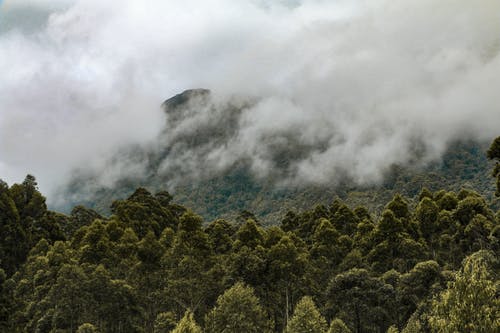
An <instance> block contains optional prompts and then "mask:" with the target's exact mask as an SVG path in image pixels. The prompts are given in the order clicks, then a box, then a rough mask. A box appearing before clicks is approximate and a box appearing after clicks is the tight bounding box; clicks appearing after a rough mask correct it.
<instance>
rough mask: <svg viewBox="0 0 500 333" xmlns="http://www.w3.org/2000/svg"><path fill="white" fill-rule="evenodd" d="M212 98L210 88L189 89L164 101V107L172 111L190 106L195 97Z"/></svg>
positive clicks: (205, 99) (167, 110) (201, 99)
mask: <svg viewBox="0 0 500 333" xmlns="http://www.w3.org/2000/svg"><path fill="white" fill-rule="evenodd" d="M209 98H210V90H208V89H201V88H199V89H188V90H185V91H183V92H182V93H180V94H177V95H175V96H173V97H171V98H169V99H167V100H166V101H165V102H163V103H162V105H161V106H162V108H163V109H164V110H165V112H167V113H170V112H174V111H175V110H179V109H181V108H184V107H186V106H188V104H189V102H191V101H192V100H193V99H200V101H207V100H208V99H209Z"/></svg>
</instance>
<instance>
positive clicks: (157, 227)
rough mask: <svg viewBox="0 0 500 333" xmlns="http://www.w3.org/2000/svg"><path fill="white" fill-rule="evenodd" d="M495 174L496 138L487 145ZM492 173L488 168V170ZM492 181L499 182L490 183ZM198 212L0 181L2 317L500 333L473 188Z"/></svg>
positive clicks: (142, 193)
mask: <svg viewBox="0 0 500 333" xmlns="http://www.w3.org/2000/svg"><path fill="white" fill-rule="evenodd" d="M488 157H489V158H490V159H493V160H496V161H497V164H496V167H495V169H494V172H493V174H494V176H496V177H497V184H498V185H500V180H499V178H500V168H499V165H500V164H499V163H498V161H499V160H500V138H498V139H497V140H495V142H494V143H493V144H492V145H491V147H490V149H489V150H488ZM484 177H485V178H488V177H490V175H489V174H485V175H484ZM497 194H498V191H497ZM417 201H418V203H417V204H416V206H415V207H412V206H411V205H409V202H408V199H407V198H406V197H405V196H401V195H395V196H394V197H393V198H392V199H391V200H390V201H389V202H388V203H387V204H386V205H385V207H384V209H383V211H382V213H381V214H377V215H375V214H373V213H372V212H371V211H370V210H368V209H367V208H366V207H363V206H357V207H351V206H348V205H346V204H345V203H344V202H342V201H340V200H333V201H332V202H330V203H329V204H328V205H323V204H318V205H316V206H314V207H310V208H309V209H306V210H301V211H289V212H288V213H287V214H286V215H285V217H284V218H283V219H281V220H279V221H275V223H274V224H275V225H274V226H271V227H267V228H265V227H263V226H262V225H261V223H259V220H258V218H256V217H255V216H254V215H253V214H251V213H250V212H244V213H242V214H240V216H238V218H236V219H234V220H223V219H217V220H214V221H204V220H203V219H202V218H201V217H200V216H198V215H196V214H194V213H193V212H192V211H191V210H190V209H189V208H188V207H184V206H181V205H179V204H176V203H175V202H176V200H175V197H174V198H173V197H172V196H171V195H170V194H169V193H167V192H158V193H156V194H152V193H150V192H148V191H147V190H145V189H144V188H139V189H137V190H135V192H134V193H133V194H132V195H131V196H130V197H128V198H127V199H126V200H116V201H114V202H113V203H112V205H111V213H112V214H111V215H110V216H109V217H103V216H101V215H99V214H98V213H96V212H95V211H93V210H91V209H88V208H85V207H82V206H78V207H75V208H74V209H73V210H72V212H71V214H70V215H63V214H59V213H56V212H52V211H49V210H47V207H46V204H45V198H44V197H43V195H42V194H40V193H39V191H38V190H37V183H36V180H35V178H34V177H33V176H27V177H26V179H25V181H24V182H23V183H22V184H14V185H11V186H8V185H7V184H5V183H3V182H2V183H1V184H0V219H1V220H0V222H1V224H0V227H1V229H0V237H1V238H0V245H1V246H0V258H1V267H2V268H1V269H0V290H1V293H0V295H1V296H0V297H1V299H0V302H1V303H0V327H1V329H2V331H5V332H80V333H82V332H234V333H236V332H256V333H257V332H282V331H284V330H285V331H286V332H290V333H291V332H318V333H321V332H323V333H325V332H329V333H330V332H399V331H401V332H429V331H431V332H497V331H498V327H499V326H500V299H499V297H498V295H499V289H498V288H499V279H498V274H499V273H500V262H499V260H498V254H499V252H500V223H499V222H500V221H499V219H500V217H499V214H498V212H495V211H494V210H492V209H491V208H490V204H491V203H490V202H489V201H488V200H486V199H485V198H484V197H483V196H481V195H480V194H478V193H477V192H474V191H471V190H465V189H463V190H460V191H457V192H451V191H445V190H437V191H430V190H428V189H423V190H421V191H420V193H419V194H418V199H417Z"/></svg>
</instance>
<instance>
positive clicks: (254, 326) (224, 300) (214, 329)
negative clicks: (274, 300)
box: [205, 282, 269, 333]
mask: <svg viewBox="0 0 500 333" xmlns="http://www.w3.org/2000/svg"><path fill="white" fill-rule="evenodd" d="M268 330H269V323H268V321H267V318H266V314H265V312H264V310H263V309H262V307H261V305H260V302H259V300H258V298H257V297H256V296H255V294H254V291H253V289H252V288H251V287H248V286H246V285H244V284H243V283H240V282H238V283H236V284H235V285H234V286H233V287H231V288H230V289H228V290H226V292H224V294H223V295H221V296H220V297H219V298H218V299H217V305H216V306H215V308H214V309H213V310H212V311H210V312H209V313H208V314H207V316H206V318H205V331H206V332H207V333H222V332H224V333H226V332H227V333H239V332H247V333H262V332H267V331H268Z"/></svg>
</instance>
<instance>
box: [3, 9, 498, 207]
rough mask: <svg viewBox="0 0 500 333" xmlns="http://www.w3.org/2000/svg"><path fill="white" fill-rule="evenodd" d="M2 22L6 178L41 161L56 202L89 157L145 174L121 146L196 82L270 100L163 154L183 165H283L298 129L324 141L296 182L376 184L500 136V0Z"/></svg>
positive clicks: (155, 125)
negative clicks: (394, 171) (213, 138)
mask: <svg viewBox="0 0 500 333" xmlns="http://www.w3.org/2000/svg"><path fill="white" fill-rule="evenodd" d="M22 11H27V13H28V14H27V15H25V16H22V17H28V18H29V17H30V15H31V16H32V19H33V20H22V19H20V20H19V21H18V22H17V21H13V20H12V17H10V21H9V15H14V14H15V15H19V13H20V12H22ZM12 13H14V14H12ZM47 13H50V14H47ZM37 15H38V16H37ZM40 17H42V20H41V21H40ZM1 19H4V21H5V22H7V21H8V22H11V23H10V24H9V25H7V26H2V25H1V24H0V28H1V27H3V30H0V178H2V179H3V180H5V181H7V182H14V181H20V180H22V178H23V177H24V176H25V174H27V173H32V174H34V175H36V177H37V178H38V180H39V183H40V186H41V189H42V191H44V192H45V193H47V194H48V195H49V199H51V200H56V198H54V195H53V193H55V190H56V189H58V188H60V187H61V186H64V184H65V183H66V182H67V181H68V180H69V179H70V178H71V177H72V175H73V173H74V170H77V169H78V170H80V171H82V170H89V171H90V172H94V173H96V174H97V175H99V178H98V179H100V180H101V181H102V184H103V185H105V186H112V185H113V182H114V181H116V180H118V179H120V178H122V177H129V176H138V175H140V174H141V172H143V171H144V170H142V165H141V163H140V161H135V162H133V161H130V160H129V159H128V158H125V157H124V158H123V159H121V158H120V152H121V151H123V149H126V147H127V146H129V145H136V146H143V147H148V149H151V147H154V146H155V143H154V142H155V141H156V140H157V138H158V135H159V134H160V132H161V131H162V129H163V127H164V126H165V125H164V123H165V121H166V119H165V117H164V114H163V113H162V112H161V111H160V110H159V105H160V103H161V102H162V101H163V100H164V99H166V98H168V97H170V96H172V95H174V94H176V93H179V92H181V91H183V90H184V89H189V88H198V87H203V88H209V89H211V90H212V92H213V94H214V95H215V96H216V100H217V103H220V104H224V103H225V101H226V100H228V99H231V100H234V99H235V98H236V97H235V96H237V98H238V99H239V100H246V99H248V100H252V101H255V100H257V101H258V102H257V103H256V104H255V105H254V106H253V107H252V108H250V109H247V110H245V111H244V113H243V114H242V115H241V117H240V118H239V120H238V125H237V129H236V132H235V134H234V135H233V136H232V137H231V138H230V140H226V141H224V142H220V143H218V144H211V145H205V146H204V147H203V149H194V150H193V151H185V152H182V153H179V154H172V155H171V156H170V157H169V158H167V160H165V161H163V163H162V168H163V169H168V168H169V166H172V165H183V166H184V172H183V173H182V175H183V177H190V176H195V175H199V173H200V170H205V171H206V170H209V171H210V172H217V171H219V172H220V171H224V170H226V169H227V168H230V167H231V166H232V165H234V164H235V163H236V162H238V161H240V160H249V161H250V164H251V168H252V170H253V172H254V174H255V175H256V176H266V175H269V173H270V172H272V171H273V170H272V169H273V163H272V160H271V155H272V154H271V153H270V151H271V150H272V147H275V146H276V145H277V144H278V145H279V144H283V142H285V144H286V139H285V138H286V137H289V136H290V135H292V136H293V137H294V139H295V140H296V141H297V140H298V141H299V143H300V144H302V145H304V146H306V147H311V149H310V151H308V152H307V153H306V154H305V155H303V156H302V157H301V158H300V159H296V160H294V161H293V165H291V166H289V171H290V172H289V174H288V179H285V180H284V181H293V182H294V183H301V184H309V183H318V182H335V181H338V180H339V178H340V177H342V178H343V177H348V178H349V179H351V180H353V181H355V182H356V183H358V184H370V183H376V182H378V181H380V179H381V177H382V176H383V174H384V172H385V171H387V169H388V168H389V167H390V166H391V165H393V164H403V165H404V164H408V163H413V162H415V161H414V160H415V150H418V151H420V152H421V154H422V156H421V157H420V159H419V163H424V164H425V163H427V162H429V161H433V160H438V159H439V157H440V155H441V154H442V153H443V151H444V150H445V149H446V147H447V144H448V143H450V142H451V141H453V140H455V139H458V138H467V139H476V140H490V139H492V138H493V137H495V136H497V135H499V134H500V133H499V124H500V110H499V106H500V93H499V91H500V90H499V89H500V75H499V74H500V56H499V51H500V1H499V0H477V1H470V0H440V1H435V0H404V1H403V0H402V1H384V0H370V1H362V0H359V1H341V0H339V1H326V0H325V1H322V0H303V1H270V0H269V1H265V0H259V1H257V0H253V1H252V0H241V1H234V0H217V1H216V0H182V1H176V0H169V1H164V0H146V1H136V0H122V1H111V0H80V1H57V2H51V1H35V0H31V1H28V0H24V1H19V0H10V1H9V0H7V1H5V2H4V3H3V5H1V7H0V20H1ZM36 19H38V21H40V22H41V23H40V24H39V25H38V26H36V27H33V26H32V24H31V23H30V22H36V21H37V20H36ZM12 22H16V24H12ZM26 26H30V29H25V27H26ZM210 115H211V113H210V112H207V111H206V110H204V108H202V107H196V108H194V109H193V110H192V112H190V113H189V116H186V117H185V118H184V119H183V120H182V122H181V123H180V124H176V126H175V127H174V126H170V127H167V130H166V133H164V134H163V135H162V140H163V142H164V143H166V144H168V140H169V138H170V140H173V139H172V138H173V137H175V135H177V134H178V132H179V130H180V129H183V128H184V129H185V130H186V131H192V130H193V128H196V127H197V126H201V125H202V124H200V122H209V121H210V119H209V117H210ZM176 133H177V134H176ZM283 140H285V141H283ZM318 147H320V148H318Z"/></svg>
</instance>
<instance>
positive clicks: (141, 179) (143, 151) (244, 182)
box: [56, 89, 498, 225]
mask: <svg viewBox="0 0 500 333" xmlns="http://www.w3.org/2000/svg"><path fill="white" fill-rule="evenodd" d="M210 96H211V95H210V91H208V90H203V89H197V90H187V91H185V92H183V93H181V94H178V95H176V96H174V97H172V98H170V99H168V100H166V101H165V102H164V103H163V105H162V108H163V111H164V112H165V115H166V117H167V119H166V124H165V125H164V131H163V133H162V134H161V135H160V136H159V137H158V138H157V140H155V143H154V145H153V146H152V147H149V148H147V147H127V148H124V150H123V151H121V152H120V154H119V155H117V156H116V157H114V159H116V160H115V161H114V162H110V163H111V167H110V169H112V166H113V163H116V164H117V165H118V169H121V163H128V164H130V165H136V164H139V165H140V169H141V170H142V171H141V173H140V174H139V175H134V176H126V175H124V176H118V177H117V180H116V181H115V182H111V184H108V185H103V184H107V183H109V179H100V177H102V176H101V174H100V173H98V174H95V173H88V172H86V173H85V172H84V173H76V174H75V176H74V177H73V179H72V181H71V182H70V183H69V184H68V185H67V186H66V187H64V188H62V189H61V192H62V193H61V194H60V197H62V198H64V200H63V204H59V205H56V208H58V210H62V211H67V212H69V211H70V210H71V208H72V207H73V206H75V205H84V206H86V207H89V208H92V209H94V210H96V211H98V212H99V213H101V214H103V215H107V214H109V212H110V210H109V207H110V205H111V203H112V202H113V200H116V199H125V198H127V197H128V196H130V195H131V194H132V193H133V192H134V190H135V189H136V188H138V187H144V188H147V189H148V190H150V191H151V192H157V191H162V190H166V189H169V192H170V193H172V194H173V195H174V196H175V198H176V202H178V203H180V204H182V205H185V206H187V207H190V208H191V209H192V210H194V211H195V212H196V213H197V214H199V215H201V216H202V217H203V218H204V219H206V220H209V221H210V220H213V219H216V218H221V217H223V218H228V219H234V218H236V217H237V215H238V214H239V213H240V212H241V211H243V210H248V211H251V212H252V213H254V214H255V215H256V216H257V217H258V219H259V220H260V221H261V222H262V223H263V224H264V225H271V224H276V223H277V221H279V220H280V219H282V218H283V216H284V215H285V214H286V213H287V211H288V210H293V209H300V210H304V209H308V208H309V207H311V206H313V205H315V204H318V203H322V204H325V205H328V204H329V203H330V202H331V201H332V200H333V198H336V197H338V198H340V199H341V200H343V201H345V202H346V203H348V204H350V205H352V206H357V205H363V206H365V207H367V208H368V209H370V210H371V211H372V212H374V213H376V214H380V213H381V212H382V210H383V208H384V206H385V204H386V203H387V202H388V201H390V200H391V198H392V196H393V195H394V194H395V193H400V194H402V195H404V196H406V197H407V198H408V199H409V200H410V201H411V204H412V205H415V204H416V203H417V200H416V199H417V196H418V193H419V192H420V190H421V189H422V188H423V187H427V188H429V189H430V190H432V191H437V190H440V189H444V190H447V191H459V190H460V189H461V188H467V189H472V190H475V191H477V192H478V193H479V194H481V195H483V196H484V197H485V198H486V199H487V200H488V201H489V202H490V204H493V205H496V204H497V203H496V202H495V201H494V200H492V199H493V197H494V196H493V192H494V191H493V190H492V189H493V187H494V181H493V180H492V179H491V178H490V177H485V175H486V174H488V173H489V172H490V170H491V168H492V164H491V162H489V161H488V159H487V158H486V150H487V149H488V145H489V142H476V141H471V140H467V139H466V138H464V139H463V140H462V141H456V142H453V143H450V144H449V146H448V149H447V150H446V152H445V153H444V155H443V156H442V157H441V158H437V159H435V160H433V161H431V162H429V161H424V160H423V157H422V155H423V153H424V151H423V149H424V148H419V149H420V150H419V149H416V150H415V151H414V152H413V154H414V158H413V163H410V164H402V165H393V166H392V167H391V168H390V169H388V170H386V172H385V174H384V175H383V177H382V178H383V179H382V180H381V181H379V182H375V183H373V184H364V185H360V184H357V183H356V181H355V180H354V179H351V178H349V177H347V176H346V177H344V176H338V177H337V178H336V179H331V180H326V181H324V182H320V183H318V182H316V183H300V182H299V183H292V182H289V181H286V177H287V176H288V175H289V174H290V172H291V165H292V164H293V163H294V162H296V161H297V160H299V159H300V158H301V157H303V155H304V154H307V153H309V152H308V150H310V149H311V148H310V147H304V146H303V145H301V144H298V143H297V142H296V140H295V141H294V140H292V139H286V141H285V142H284V143H283V144H282V145H280V146H278V147H275V150H274V151H272V152H270V154H271V155H272V158H271V159H272V160H273V161H274V162H273V163H274V164H273V168H272V170H273V171H272V172H271V173H269V174H267V175H265V176H260V177H257V176H256V175H255V174H254V173H253V172H252V171H251V166H250V165H249V164H248V161H239V162H237V163H235V164H234V165H232V166H231V167H229V168H227V169H223V170H219V171H214V170H210V169H209V170H205V168H207V166H206V165H205V164H206V161H205V160H203V162H201V161H197V158H198V157H197V155H201V156H202V157H203V158H204V155H203V154H204V153H205V150H206V149H207V147H211V146H212V145H216V144H218V143H220V142H228V141H230V140H232V136H233V135H234V131H235V128H236V124H237V122H238V121H239V119H240V118H241V117H242V113H243V112H244V110H245V108H246V107H247V105H245V104H243V105H242V104H241V103H240V104H238V103H237V102H233V103H232V104H231V103H230V104H228V105H226V104H224V105H218V104H216V105H214V104H213V103H214V102H213V101H211V97H210ZM193 110H198V111H196V112H199V113H200V114H201V115H202V116H203V115H204V116H205V117H209V118H207V119H205V118H203V119H202V120H200V121H199V122H200V123H199V124H198V125H197V126H198V127H195V128H193V129H183V128H182V127H181V129H179V130H177V129H176V126H177V125H178V124H180V123H181V122H182V120H184V119H188V120H190V119H191V118H190V116H191V117H192V113H193V112H195V111H193ZM199 110H201V111H199ZM171 132H174V134H172V133H171ZM183 154H187V155H188V156H187V157H186V156H184V155H183ZM353 154H356V152H355V151H354V152H353ZM171 160H172V161H174V162H171ZM197 162H199V165H198V164H196V163H197ZM129 167H130V166H129ZM326 167H328V166H326ZM366 167H367V168H368V167H369V165H367V166H366ZM117 173H118V174H120V173H119V172H117ZM339 174H342V173H341V172H340V171H339ZM494 207H495V208H498V206H494Z"/></svg>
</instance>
